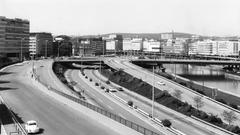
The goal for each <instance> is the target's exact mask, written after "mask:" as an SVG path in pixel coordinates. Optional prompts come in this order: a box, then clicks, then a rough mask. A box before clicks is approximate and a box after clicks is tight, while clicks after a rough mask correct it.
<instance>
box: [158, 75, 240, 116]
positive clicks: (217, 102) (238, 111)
mask: <svg viewBox="0 0 240 135" xmlns="http://www.w3.org/2000/svg"><path fill="white" fill-rule="evenodd" d="M157 76H158V77H160V78H162V76H160V75H157ZM171 76H173V75H172V74H171ZM164 79H165V80H166V79H167V78H164ZM167 81H170V82H172V83H174V84H176V85H178V86H179V87H182V88H184V89H186V90H188V91H191V92H192V93H195V94H196V95H198V96H201V97H204V98H206V99H208V100H210V101H212V102H215V103H216V104H219V105H222V106H224V107H226V108H228V109H230V110H232V111H235V112H237V113H239V114H240V110H237V109H235V108H232V107H230V106H228V105H226V104H223V103H221V102H219V101H217V100H214V99H212V98H210V97H208V96H205V95H203V94H200V93H198V92H196V91H194V90H192V89H190V88H188V87H186V86H183V85H181V84H179V83H177V82H175V81H172V80H170V79H167Z"/></svg>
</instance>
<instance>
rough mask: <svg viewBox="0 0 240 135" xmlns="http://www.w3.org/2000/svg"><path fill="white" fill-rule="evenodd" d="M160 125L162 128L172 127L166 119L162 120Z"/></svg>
mask: <svg viewBox="0 0 240 135" xmlns="http://www.w3.org/2000/svg"><path fill="white" fill-rule="evenodd" d="M162 124H163V126H165V127H171V125H172V123H171V121H170V120H168V119H164V120H162Z"/></svg>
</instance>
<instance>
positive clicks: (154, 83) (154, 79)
mask: <svg viewBox="0 0 240 135" xmlns="http://www.w3.org/2000/svg"><path fill="white" fill-rule="evenodd" d="M154 87H155V74H154V66H153V87H152V118H153V111H154Z"/></svg>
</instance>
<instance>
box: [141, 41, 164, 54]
mask: <svg viewBox="0 0 240 135" xmlns="http://www.w3.org/2000/svg"><path fill="white" fill-rule="evenodd" d="M143 51H144V52H160V41H156V40H153V39H151V40H144V41H143Z"/></svg>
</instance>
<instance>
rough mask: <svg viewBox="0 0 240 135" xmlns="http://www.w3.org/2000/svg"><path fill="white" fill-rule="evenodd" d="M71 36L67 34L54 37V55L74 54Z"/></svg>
mask: <svg viewBox="0 0 240 135" xmlns="http://www.w3.org/2000/svg"><path fill="white" fill-rule="evenodd" d="M70 40H71V38H70V37H69V36H66V35H60V36H56V37H54V41H53V56H56V57H59V56H71V55H72V42H71V41H70Z"/></svg>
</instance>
